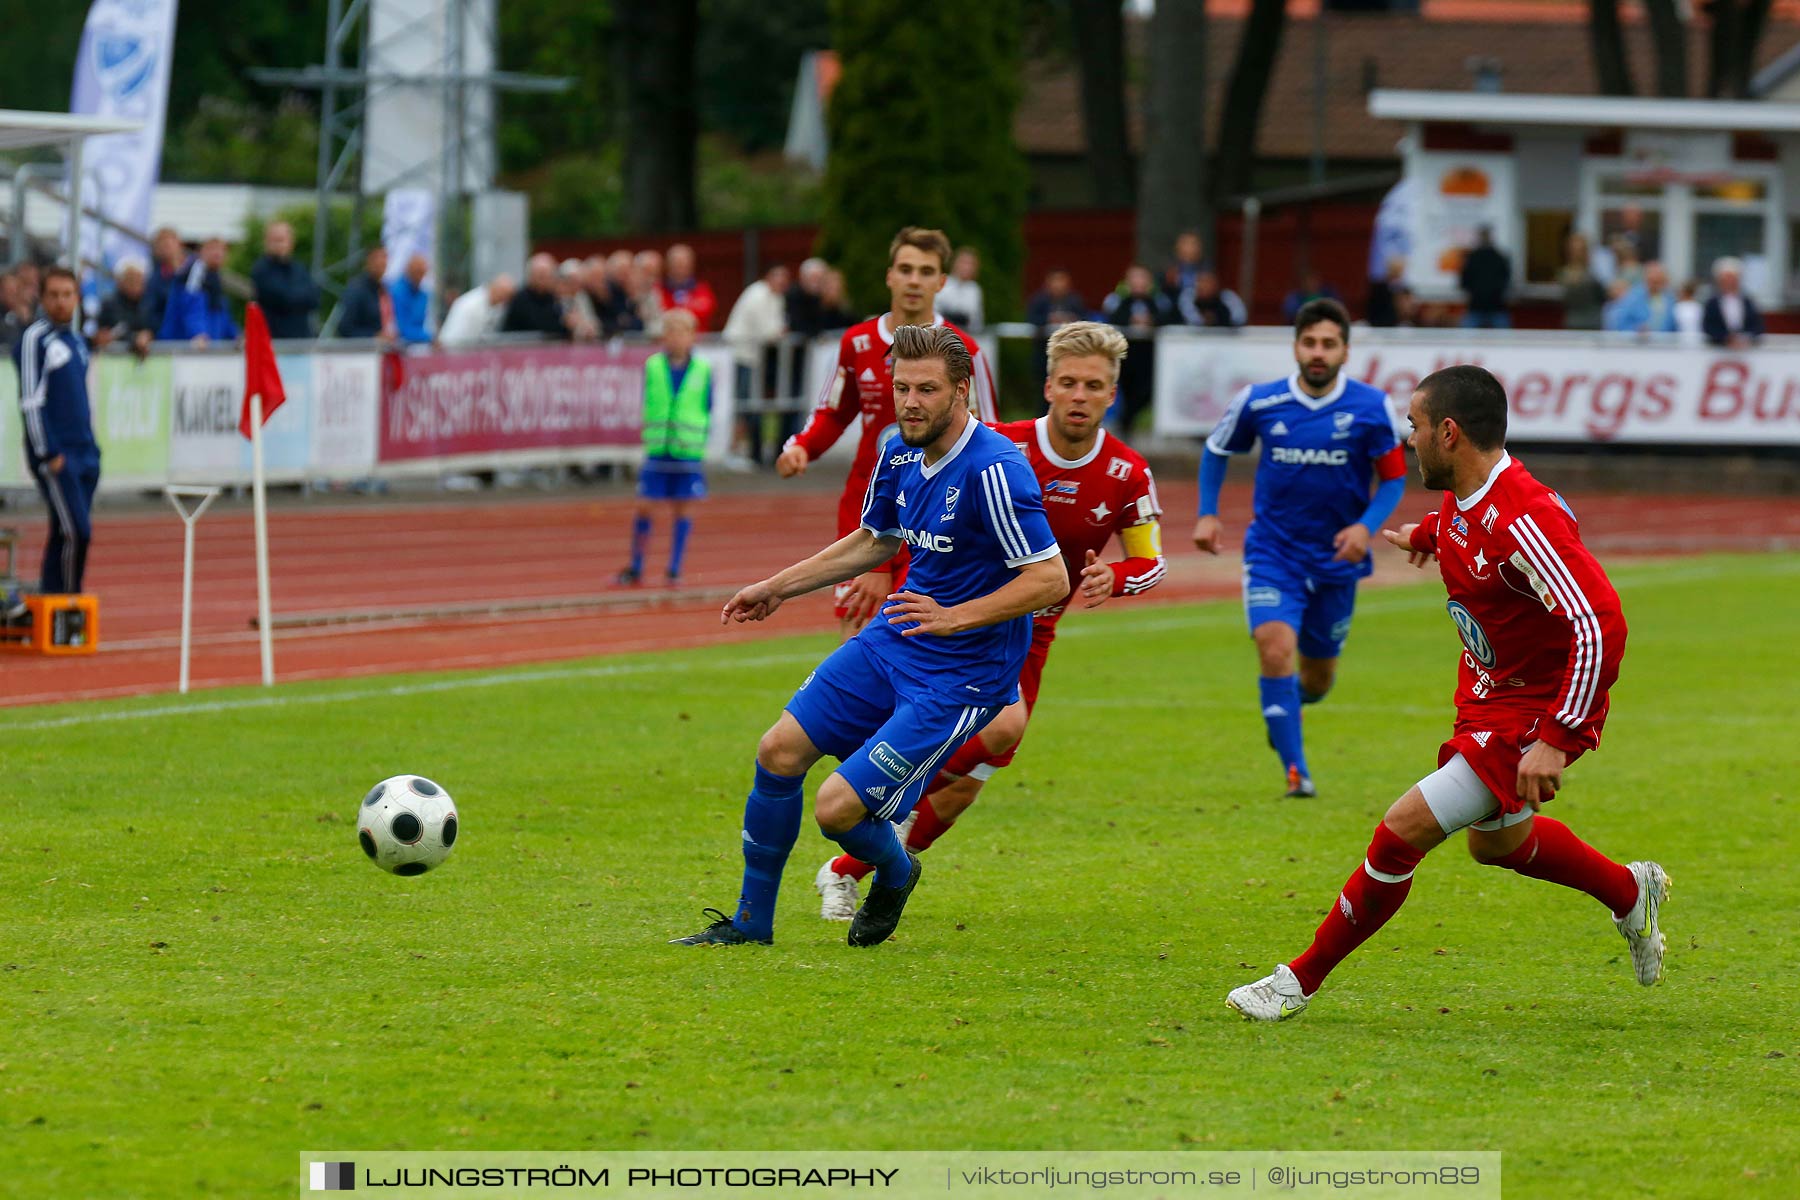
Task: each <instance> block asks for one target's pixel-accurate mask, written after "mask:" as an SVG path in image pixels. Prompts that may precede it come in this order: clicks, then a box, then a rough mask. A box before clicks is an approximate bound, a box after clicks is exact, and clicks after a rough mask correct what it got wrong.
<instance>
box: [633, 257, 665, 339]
mask: <svg viewBox="0 0 1800 1200" xmlns="http://www.w3.org/2000/svg"><path fill="white" fill-rule="evenodd" d="M631 266H632V272H631V275H630V277H629V278H630V288H631V307H632V309H633V310H634V311H635V312H636V313H637V318H638V320H639V321H641V322H642V323H643V327H644V332H645V333H647V334H649V335H650V336H651V337H661V336H662V314H663V301H662V283H663V256H662V255H661V254H660V253H659V252H657V251H655V250H639V251H638V252H637V255H636V257H634V258H633V259H632V260H631Z"/></svg>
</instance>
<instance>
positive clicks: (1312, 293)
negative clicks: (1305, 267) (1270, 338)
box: [1281, 270, 1343, 324]
mask: <svg viewBox="0 0 1800 1200" xmlns="http://www.w3.org/2000/svg"><path fill="white" fill-rule="evenodd" d="M1314 300H1336V301H1338V302H1339V303H1340V304H1341V303H1342V302H1343V298H1342V297H1341V296H1339V295H1338V294H1337V289H1336V288H1334V287H1332V286H1331V285H1330V284H1329V283H1326V282H1325V280H1324V279H1323V278H1321V277H1320V275H1319V273H1318V272H1317V271H1311V270H1309V271H1307V272H1306V273H1305V274H1304V275H1302V276H1300V284H1299V286H1298V287H1296V288H1295V289H1294V290H1293V291H1291V292H1289V293H1288V294H1287V295H1286V296H1285V297H1283V298H1282V301H1281V316H1282V319H1283V320H1285V321H1287V322H1288V323H1289V324H1292V323H1293V321H1294V318H1295V317H1296V316H1297V315H1298V314H1299V312H1300V309H1301V307H1302V306H1303V305H1305V304H1308V303H1310V302H1312V301H1314Z"/></svg>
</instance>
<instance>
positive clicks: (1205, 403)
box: [0, 325, 1800, 499]
mask: <svg viewBox="0 0 1800 1200" xmlns="http://www.w3.org/2000/svg"><path fill="white" fill-rule="evenodd" d="M1043 337H1044V330H1042V329H1041V328H1039V327H1036V326H1028V325H999V326H992V327H989V328H988V329H987V330H985V331H984V332H983V333H982V334H981V336H980V340H981V342H982V343H983V348H984V352H985V353H987V354H989V355H992V356H993V361H994V362H995V364H996V366H997V367H998V374H999V377H1000V397H1001V403H1002V408H1003V411H1004V413H1005V415H1007V416H1009V417H1019V416H1030V415H1035V414H1036V413H1038V412H1040V411H1041V404H1042V401H1041V394H1042V374H1041V372H1042V369H1043V368H1042V360H1043V355H1042V341H1043ZM838 340H839V339H838V338H837V337H836V336H834V335H823V336H819V337H815V338H796V337H784V338H777V339H771V340H770V341H768V342H766V343H760V344H758V348H759V349H760V350H762V351H765V352H766V353H761V354H758V355H756V356H754V361H752V362H750V363H748V364H745V363H744V362H742V360H741V357H740V356H741V351H742V350H743V346H742V344H741V343H740V344H736V345H734V344H733V343H730V342H727V341H726V340H725V339H724V338H722V337H719V336H716V335H715V336H710V337H706V338H702V339H701V340H700V341H699V343H698V345H697V347H696V350H695V353H696V354H697V355H699V356H700V357H702V358H705V359H707V360H708V361H709V362H710V363H711V365H712V366H713V372H712V377H713V387H714V395H713V409H712V411H713V420H712V426H711V433H710V438H709V442H708V446H707V458H708V460H709V461H711V462H713V463H715V464H730V465H734V466H736V467H738V468H740V469H746V470H748V469H755V468H756V466H757V465H758V464H757V463H756V462H754V461H753V460H752V459H751V458H750V456H749V454H748V448H749V447H750V446H752V445H754V444H756V442H757V439H753V438H752V436H751V434H750V429H749V427H750V426H751V425H753V424H760V425H762V426H763V435H764V436H763V437H762V438H761V439H760V441H761V444H762V446H763V449H764V462H766V461H767V460H768V459H769V458H771V457H772V451H771V450H770V447H773V449H774V450H778V449H779V445H780V439H781V436H782V430H783V429H787V428H792V427H793V426H794V425H795V424H797V423H798V422H799V421H800V420H801V419H802V418H803V417H804V414H805V413H806V412H807V411H808V410H809V409H810V408H811V407H812V406H813V404H814V402H815V400H816V398H817V397H818V396H819V395H820V394H821V393H822V392H823V391H824V390H825V385H826V381H827V379H828V378H829V376H830V374H831V372H832V371H833V370H835V368H836V355H837V346H838ZM1292 341H1293V334H1292V331H1291V330H1289V329H1287V328H1284V327H1253V328H1245V329H1236V330H1229V331H1219V330H1193V329H1184V328H1179V327H1175V328H1165V329H1160V330H1157V331H1156V332H1155V333H1154V334H1152V335H1149V336H1140V337H1138V338H1135V339H1133V343H1132V356H1135V357H1137V358H1138V359H1139V361H1153V372H1152V373H1151V375H1150V379H1149V388H1150V391H1149V399H1148V402H1147V403H1146V404H1145V405H1144V412H1143V413H1142V414H1141V415H1139V417H1138V420H1137V423H1136V424H1135V426H1133V427H1132V428H1131V430H1130V434H1131V437H1132V439H1133V440H1134V442H1137V443H1139V444H1140V445H1142V446H1145V447H1161V448H1164V449H1168V448H1173V447H1175V446H1186V447H1189V448H1191V447H1192V446H1193V444H1194V439H1197V438H1199V437H1201V436H1203V435H1204V434H1205V433H1206V432H1207V431H1208V430H1210V429H1211V427H1212V426H1213V424H1214V423H1215V422H1216V421H1217V420H1218V419H1219V418H1220V417H1221V416H1222V415H1223V414H1224V412H1225V411H1226V408H1227V406H1228V405H1229V404H1230V403H1231V401H1232V399H1233V397H1234V396H1235V395H1236V394H1237V393H1238V391H1239V390H1241V389H1242V387H1243V386H1244V385H1245V384H1248V383H1251V382H1254V381H1260V380H1264V379H1269V378H1272V377H1278V376H1280V375H1283V374H1285V373H1288V372H1290V371H1291V370H1292V366H1293V359H1292ZM654 348H655V343H654V342H653V341H652V340H650V339H648V338H644V337H641V336H638V337H618V338H612V339H607V340H605V341H598V342H591V343H553V342H548V341H541V340H530V339H518V338H494V339H489V340H485V341H483V342H481V343H479V344H477V345H475V346H471V347H467V348H463V349H457V350H440V349H433V348H429V347H416V348H413V349H412V350H411V351H409V352H406V353H400V352H396V351H393V350H391V349H388V348H385V347H383V346H381V345H379V344H377V343H374V342H361V343H358V342H338V341H333V342H321V341H304V342H282V343H278V344H277V361H278V364H279V367H280V370H281V374H282V378H283V382H284V384H285V386H286V390H287V396H288V400H287V403H285V404H284V405H282V406H281V408H280V409H278V410H277V411H276V412H275V414H274V416H273V417H272V418H271V419H270V421H269V424H268V426H267V444H266V462H267V469H268V474H269V478H270V479H271V480H272V481H274V482H278V483H281V482H286V483H303V482H321V481H337V482H346V481H354V480H369V479H383V478H396V477H403V476H430V475H432V474H434V473H437V474H444V473H451V472H458V473H460V472H469V471H491V470H499V469H505V468H512V467H531V466H558V465H561V466H571V465H572V466H584V465H593V464H602V463H611V464H630V463H633V462H635V461H636V460H637V458H638V456H639V449H638V448H639V443H640V437H641V429H642V394H643V374H644V362H645V360H646V359H647V358H648V357H649V355H650V353H651V352H652V351H653V350H654ZM1796 351H1800V339H1797V338H1770V339H1767V340H1765V341H1764V343H1763V344H1761V345H1760V346H1757V347H1754V348H1749V349H1743V350H1729V349H1713V348H1707V347H1699V348H1696V347H1692V346H1689V345H1686V344H1684V343H1682V342H1681V341H1680V340H1679V339H1677V338H1676V337H1674V336H1663V337H1658V336H1623V335H1608V334H1603V333H1560V332H1499V331H1485V330H1443V329H1434V330H1385V329H1362V328H1358V329H1356V330H1355V331H1353V336H1352V340H1351V355H1350V361H1349V366H1348V370H1349V372H1350V374H1352V375H1353V376H1355V377H1357V378H1361V379H1366V380H1368V381H1370V382H1372V383H1374V384H1376V385H1377V386H1380V387H1382V388H1384V389H1385V390H1386V391H1387V392H1388V393H1389V394H1390V395H1393V396H1395V397H1396V398H1397V399H1398V400H1399V401H1400V404H1401V406H1402V407H1403V405H1404V399H1405V397H1406V396H1407V395H1409V394H1410V392H1411V390H1412V387H1413V385H1414V384H1416V383H1417V382H1418V380H1419V379H1421V378H1423V377H1424V375H1426V374H1428V373H1429V372H1431V371H1433V370H1436V369H1437V368H1439V367H1442V366H1445V365H1449V364H1451V363H1457V362H1478V363H1481V364H1482V365H1485V366H1486V367H1488V368H1489V369H1490V370H1492V371H1494V372H1495V373H1496V374H1497V375H1498V376H1499V377H1500V378H1501V379H1502V381H1503V382H1504V383H1505V384H1506V386H1507V389H1508V392H1509V395H1510V397H1511V402H1512V411H1511V422H1512V427H1511V430H1510V433H1509V441H1511V442H1513V443H1516V444H1529V443H1532V442H1555V443H1560V444H1570V443H1576V444H1580V443H1588V444H1601V443H1617V444H1634V445H1645V446H1656V445H1663V446H1669V445H1677V446H1740V447H1751V448H1755V447H1785V448H1792V447H1796V446H1800V353H1796ZM1127 361H1128V362H1129V361H1130V356H1128V359H1127ZM739 367H744V368H745V369H743V370H739V369H738V368H739ZM243 380H244V367H243V359H242V356H241V354H240V353H238V352H237V351H235V350H233V349H229V348H225V347H204V348H195V347H193V346H189V345H177V346H170V347H166V348H165V347H155V348H153V349H152V350H151V352H149V353H147V354H143V355H136V354H132V353H129V352H127V351H125V350H124V349H123V348H121V347H114V348H112V349H111V350H108V351H106V352H102V353H99V354H96V355H94V357H93V361H92V365H91V377H90V389H89V390H90V395H91V397H92V401H93V409H94V414H93V416H94V428H95V433H96V435H97V438H98V441H99V443H100V446H101V449H102V453H103V473H102V481H103V482H102V487H103V488H104V489H107V490H113V491H119V490H131V489H143V488H155V487H160V486H162V485H163V484H165V483H171V482H178V483H222V484H238V483H242V482H244V481H245V480H247V479H248V478H249V470H250V460H249V443H248V442H246V441H245V440H244V439H243V437H242V436H241V434H240V433H239V429H238V423H239V415H240V411H241V405H242V400H243ZM1120 416H1121V409H1119V408H1116V409H1115V413H1114V419H1113V424H1114V427H1115V428H1119V427H1120V425H1121V424H1122V422H1121V420H1120ZM19 421H20V412H19V404H18V394H17V379H16V377H15V375H14V373H13V372H11V371H0V489H5V490H6V491H7V493H8V494H9V495H11V496H13V497H14V498H15V499H21V498H25V497H27V496H29V495H30V494H31V492H32V484H31V481H30V477H29V475H28V474H27V473H26V470H25V463H24V459H23V455H22V450H21V445H22V437H21V431H20V427H19ZM853 441H854V439H853V438H850V437H846V438H845V439H843V441H842V442H841V443H840V446H839V447H838V448H837V450H836V452H837V453H841V454H845V455H848V453H849V451H850V449H851V443H853Z"/></svg>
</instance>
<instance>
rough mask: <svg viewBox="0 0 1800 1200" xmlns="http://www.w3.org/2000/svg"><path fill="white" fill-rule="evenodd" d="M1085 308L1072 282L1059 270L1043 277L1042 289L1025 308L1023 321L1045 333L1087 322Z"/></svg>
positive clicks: (1072, 280)
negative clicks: (1069, 324) (1072, 323)
mask: <svg viewBox="0 0 1800 1200" xmlns="http://www.w3.org/2000/svg"><path fill="white" fill-rule="evenodd" d="M1087 315H1088V307H1087V304H1086V303H1084V302H1083V301H1082V299H1081V296H1080V294H1079V293H1078V292H1076V290H1075V281H1074V278H1073V277H1072V276H1071V275H1070V274H1069V273H1068V271H1066V270H1064V269H1063V268H1062V267H1053V268H1051V269H1050V270H1049V271H1048V272H1047V273H1046V274H1045V275H1044V286H1043V287H1041V288H1039V289H1038V290H1037V293H1036V294H1035V295H1034V296H1032V297H1031V300H1030V301H1029V302H1028V303H1027V304H1026V305H1025V319H1026V320H1027V321H1028V322H1030V323H1031V324H1033V325H1036V326H1037V327H1038V328H1039V330H1040V331H1042V332H1044V333H1048V332H1049V331H1050V330H1052V329H1054V328H1056V327H1057V326H1059V325H1067V324H1068V323H1069V322H1070V321H1085V320H1087Z"/></svg>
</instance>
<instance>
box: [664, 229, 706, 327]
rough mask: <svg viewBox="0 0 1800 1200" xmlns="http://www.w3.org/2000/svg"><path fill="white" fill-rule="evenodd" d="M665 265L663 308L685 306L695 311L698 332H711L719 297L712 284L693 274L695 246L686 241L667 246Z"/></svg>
mask: <svg viewBox="0 0 1800 1200" xmlns="http://www.w3.org/2000/svg"><path fill="white" fill-rule="evenodd" d="M667 267H668V273H667V275H665V276H664V278H663V281H662V288H661V291H662V295H661V300H662V307H663V309H664V310H667V309H671V308H685V309H687V310H688V312H690V313H692V314H693V315H694V323H695V328H696V329H697V330H698V331H699V332H700V333H708V332H710V331H711V330H712V322H713V316H714V315H715V314H716V313H717V312H718V309H719V301H718V298H717V297H716V296H714V295H713V290H712V284H710V283H708V282H706V280H704V279H701V278H699V276H697V275H696V274H695V266H694V248H693V247H692V246H689V245H688V244H687V243H685V242H676V243H675V244H674V245H673V246H670V247H669V257H668V260H667Z"/></svg>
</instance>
